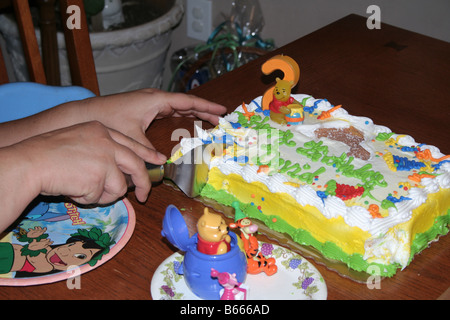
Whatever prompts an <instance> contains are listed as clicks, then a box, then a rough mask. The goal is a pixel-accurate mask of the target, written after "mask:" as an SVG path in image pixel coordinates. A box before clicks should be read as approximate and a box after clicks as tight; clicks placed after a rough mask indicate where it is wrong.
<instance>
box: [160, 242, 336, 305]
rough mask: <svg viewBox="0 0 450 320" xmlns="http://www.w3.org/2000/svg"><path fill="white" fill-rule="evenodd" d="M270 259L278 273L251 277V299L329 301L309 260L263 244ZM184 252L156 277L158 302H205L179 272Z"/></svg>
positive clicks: (166, 263)
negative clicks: (191, 289)
mask: <svg viewBox="0 0 450 320" xmlns="http://www.w3.org/2000/svg"><path fill="white" fill-rule="evenodd" d="M260 246H261V247H262V248H263V250H264V251H263V252H264V254H265V255H266V257H273V258H275V259H276V264H277V267H278V271H277V273H275V274H274V275H272V276H267V275H266V274H265V273H260V274H257V275H251V274H249V275H247V279H246V281H245V283H244V285H245V286H246V287H247V288H248V292H247V300H326V298H327V286H326V284H325V280H324V279H323V277H322V275H321V274H320V272H319V271H318V270H317V269H316V268H315V267H314V266H313V265H312V264H311V263H310V262H308V261H307V260H306V259H305V258H303V257H302V256H300V255H298V254H297V253H295V252H292V251H290V250H288V249H285V248H283V247H280V246H277V245H272V244H269V243H260ZM183 257H184V256H183V254H182V253H178V252H177V253H174V254H172V255H171V256H170V257H168V258H167V259H166V260H164V261H163V262H162V263H161V264H160V266H159V267H158V269H157V270H156V271H155V274H154V275H153V278H152V283H151V295H152V298H153V299H154V300H157V299H158V300H201V299H200V298H199V297H197V296H196V295H195V294H194V293H192V291H190V290H189V288H188V287H187V285H186V283H185V281H184V277H183V276H182V275H179V274H177V273H176V270H177V269H178V267H179V266H180V265H181V264H182V262H183Z"/></svg>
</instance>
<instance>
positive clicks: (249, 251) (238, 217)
mask: <svg viewBox="0 0 450 320" xmlns="http://www.w3.org/2000/svg"><path fill="white" fill-rule="evenodd" d="M232 206H233V208H234V209H235V211H236V213H235V222H234V223H231V224H230V228H232V229H235V228H239V229H240V231H241V240H242V243H243V250H244V252H245V254H246V256H247V273H249V274H258V273H261V272H265V273H266V274H267V275H268V276H271V275H273V274H275V273H276V272H277V270H278V267H277V266H276V261H275V259H274V258H266V257H265V256H264V255H263V254H262V253H261V252H259V243H258V239H256V237H255V236H254V234H255V233H256V231H258V226H257V225H256V224H253V223H252V221H251V220H250V219H249V218H247V217H246V216H245V215H244V213H243V212H242V211H241V210H240V208H239V204H238V203H235V202H233V204H232Z"/></svg>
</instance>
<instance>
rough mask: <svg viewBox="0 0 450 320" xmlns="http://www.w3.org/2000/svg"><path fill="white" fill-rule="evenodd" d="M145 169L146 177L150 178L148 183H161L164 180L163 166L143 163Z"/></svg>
mask: <svg viewBox="0 0 450 320" xmlns="http://www.w3.org/2000/svg"><path fill="white" fill-rule="evenodd" d="M145 167H146V168H147V172H148V176H149V177H150V181H151V182H152V183H156V182H161V181H162V179H163V178H164V165H163V164H153V163H148V162H146V163H145Z"/></svg>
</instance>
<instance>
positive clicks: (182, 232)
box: [161, 205, 247, 300]
mask: <svg viewBox="0 0 450 320" xmlns="http://www.w3.org/2000/svg"><path fill="white" fill-rule="evenodd" d="M161 234H162V235H163V236H164V237H166V238H167V240H169V241H170V243H172V244H173V245H174V246H175V247H177V248H178V249H180V250H181V251H184V252H185V255H184V260H183V264H182V265H181V267H180V268H179V269H178V273H179V274H182V275H183V276H184V279H185V281H186V284H187V286H188V288H189V289H190V290H191V291H192V292H193V293H194V294H196V295H197V296H198V297H200V298H202V299H206V300H219V299H220V290H221V289H222V286H221V285H220V284H219V282H218V281H217V279H214V278H212V277H211V268H213V269H215V270H217V271H218V272H228V273H230V274H233V273H235V274H236V279H237V281H239V282H240V283H243V282H245V279H246V277H247V259H246V257H245V254H244V253H243V252H242V251H241V249H240V248H239V246H238V242H237V236H236V234H235V233H234V232H230V233H229V235H230V236H231V242H230V245H231V249H230V251H228V252H227V253H225V254H220V255H209V254H204V253H201V252H199V251H198V250H197V239H198V237H197V233H196V234H194V235H193V236H192V237H189V230H188V228H187V225H186V222H185V221H184V218H183V216H182V215H181V213H180V211H179V210H178V209H177V208H176V207H175V206H174V205H169V206H168V207H167V209H166V213H165V216H164V220H163V230H162V232H161Z"/></svg>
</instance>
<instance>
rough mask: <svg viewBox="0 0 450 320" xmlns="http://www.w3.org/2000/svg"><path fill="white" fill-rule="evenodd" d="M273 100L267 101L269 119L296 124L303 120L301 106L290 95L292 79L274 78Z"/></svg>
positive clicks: (280, 122) (292, 84)
mask: <svg viewBox="0 0 450 320" xmlns="http://www.w3.org/2000/svg"><path fill="white" fill-rule="evenodd" d="M276 81H277V83H276V85H275V88H274V89H273V100H272V101H271V102H270V103H269V110H270V119H271V120H272V121H274V122H276V123H279V124H282V125H283V124H298V123H300V122H301V121H303V106H302V105H301V104H300V102H298V101H297V100H295V99H294V98H293V97H292V96H291V89H292V87H293V86H294V85H295V84H294V82H292V81H287V80H282V79H280V78H276Z"/></svg>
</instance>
